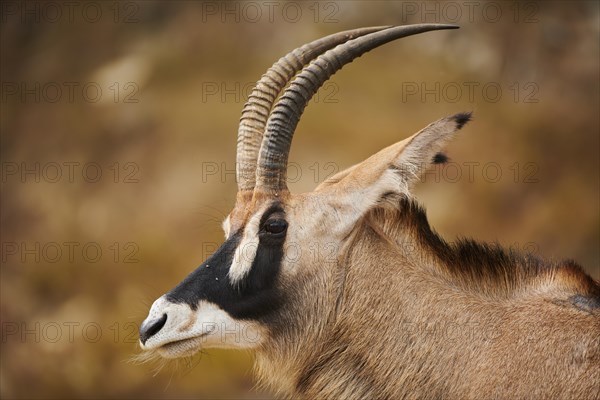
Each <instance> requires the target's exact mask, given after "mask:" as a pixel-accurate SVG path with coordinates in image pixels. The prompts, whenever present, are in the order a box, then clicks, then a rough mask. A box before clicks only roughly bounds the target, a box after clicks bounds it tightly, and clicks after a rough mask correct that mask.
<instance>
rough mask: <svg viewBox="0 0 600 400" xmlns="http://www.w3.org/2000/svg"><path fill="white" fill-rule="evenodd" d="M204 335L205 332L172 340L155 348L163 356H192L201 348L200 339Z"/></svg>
mask: <svg viewBox="0 0 600 400" xmlns="http://www.w3.org/2000/svg"><path fill="white" fill-rule="evenodd" d="M206 335H207V334H206V333H205V334H202V335H200V336H196V337H192V338H187V339H181V340H175V341H173V342H169V343H165V344H163V345H162V346H160V347H158V348H156V349H155V350H156V351H157V352H158V354H160V356H161V357H164V358H180V357H188V356H192V355H194V354H195V353H197V352H198V351H199V350H200V349H201V348H202V341H203V338H204V336H206Z"/></svg>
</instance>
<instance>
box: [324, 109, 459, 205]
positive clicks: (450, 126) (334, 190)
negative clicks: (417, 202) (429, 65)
mask: <svg viewBox="0 0 600 400" xmlns="http://www.w3.org/2000/svg"><path fill="white" fill-rule="evenodd" d="M470 119H471V113H459V114H456V115H453V116H450V117H446V118H442V119H440V120H438V121H436V122H433V123H431V124H429V125H428V126H427V127H425V128H423V129H422V130H421V131H419V132H417V133H415V134H414V135H412V136H411V137H409V138H407V139H405V140H403V141H401V142H398V143H396V144H393V145H391V146H389V147H386V148H385V149H383V150H381V151H379V152H378V153H376V154H374V155H372V156H371V157H369V158H367V159H366V160H365V161H363V162H361V163H359V164H356V165H354V166H352V167H350V168H348V169H346V170H344V171H341V172H339V173H337V174H336V175H334V176H332V177H330V178H329V179H327V180H326V181H324V182H323V183H321V184H320V185H319V186H318V187H317V188H316V189H315V192H314V193H315V194H316V195H320V194H322V195H326V194H330V195H332V197H331V200H332V201H333V202H334V203H336V207H338V206H339V207H344V206H346V207H344V208H345V209H347V206H350V209H353V210H355V211H358V213H359V214H362V213H364V212H366V211H368V209H370V208H371V207H372V206H373V205H374V204H376V203H377V202H378V201H379V200H380V199H381V198H382V197H384V196H385V195H389V194H399V195H405V196H410V188H411V186H412V185H413V184H414V183H415V182H416V181H417V180H419V178H420V177H421V176H422V175H423V174H424V173H425V171H426V170H427V169H428V168H429V167H430V166H431V165H432V164H436V163H441V162H445V161H446V156H445V155H444V154H443V153H441V151H442V150H443V149H444V147H445V145H446V144H447V143H448V142H449V141H450V139H452V138H453V137H454V135H455V133H456V132H457V131H458V130H460V129H461V128H462V127H463V126H464V125H465V124H466V123H467V122H468V121H469V120H470ZM338 203H340V204H338ZM346 203H347V204H346Z"/></svg>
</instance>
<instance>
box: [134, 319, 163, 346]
mask: <svg viewBox="0 0 600 400" xmlns="http://www.w3.org/2000/svg"><path fill="white" fill-rule="evenodd" d="M166 322H167V314H163V315H162V317H160V318H155V319H151V320H149V321H144V322H143V323H142V326H140V341H141V342H142V344H146V341H147V340H148V339H150V338H151V337H152V336H154V335H155V334H157V333H158V331H160V330H161V329H162V327H163V326H165V323H166Z"/></svg>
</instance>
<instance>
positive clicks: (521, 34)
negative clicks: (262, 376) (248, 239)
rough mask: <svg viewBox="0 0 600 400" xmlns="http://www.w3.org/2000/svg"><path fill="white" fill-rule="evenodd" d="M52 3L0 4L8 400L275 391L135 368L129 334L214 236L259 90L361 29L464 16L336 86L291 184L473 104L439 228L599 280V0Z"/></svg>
mask: <svg viewBox="0 0 600 400" xmlns="http://www.w3.org/2000/svg"><path fill="white" fill-rule="evenodd" d="M52 3H53V4H54V5H55V6H54V8H52V6H48V2H26V3H22V2H10V1H7V2H3V3H2V8H1V10H0V11H1V12H2V14H1V15H0V18H1V28H0V34H1V36H2V37H1V41H0V43H1V50H0V51H1V53H0V56H1V61H0V66H1V71H0V75H1V82H2V87H1V96H2V99H1V103H0V104H1V112H0V121H1V122H0V133H1V151H0V154H1V158H2V159H1V162H2V191H1V198H0V206H1V234H2V238H1V242H2V266H1V284H0V289H1V305H0V311H1V313H0V319H1V323H2V342H1V353H0V356H1V358H0V396H1V397H2V398H80V397H87V398H89V397H94V398H112V397H118V398H168V399H175V398H177V399H179V398H188V397H189V398H191V397H194V398H232V397H234V398H257V397H264V396H266V394H265V393H262V392H260V391H257V390H254V389H253V385H254V383H253V379H252V374H251V366H252V355H251V354H246V353H241V352H233V351H213V350H209V351H206V353H205V354H201V355H197V356H195V357H194V358H193V359H191V360H183V361H181V362H179V363H178V365H168V366H165V367H164V368H163V369H162V370H161V371H160V372H156V371H155V370H156V369H157V366H156V365H148V364H145V365H138V364H135V363H132V362H130V359H131V358H132V356H134V355H135V354H137V352H138V347H137V329H138V326H139V323H140V322H141V321H142V320H143V319H144V317H145V316H146V313H147V311H148V309H149V306H150V304H151V303H152V301H154V299H156V298H157V297H158V296H160V295H161V294H163V293H164V292H165V291H167V290H169V289H170V288H172V287H173V286H174V285H175V284H176V283H177V282H179V281H180V280H181V279H183V277H184V276H185V275H187V273H189V272H190V271H191V270H192V269H193V268H194V267H195V266H196V265H198V264H200V263H201V262H202V261H203V260H204V258H206V257H207V255H209V254H210V253H211V252H212V251H213V250H215V249H216V247H217V246H218V245H219V243H220V242H221V240H222V236H223V234H222V232H221V228H220V223H221V220H222V219H223V218H224V217H225V216H226V215H227V213H228V212H229V211H230V208H231V207H232V205H233V200H234V196H235V187H236V186H235V180H234V175H233V171H234V169H235V143H236V130H237V124H238V120H239V115H240V112H241V109H242V106H243V104H244V101H245V98H246V96H247V94H248V93H249V91H250V90H251V88H252V84H253V83H254V82H255V81H256V80H257V79H258V78H259V77H260V75H261V74H262V73H263V72H264V71H265V70H266V69H267V68H268V67H269V66H270V65H271V64H272V63H273V62H274V61H275V60H277V59H278V58H279V57H280V56H282V55H283V54H285V53H286V52H287V51H289V50H291V49H293V48H294V47H297V46H299V45H301V44H303V43H305V42H308V41H311V40H313V39H316V38H318V37H320V36H324V35H327V34H330V33H334V32H337V31H341V30H345V29H350V28H354V27H359V26H371V25H385V24H406V23H421V22H452V23H457V24H458V25H460V26H461V29H460V30H457V31H447V32H446V31H445V32H433V33H428V34H424V35H420V36H417V37H411V38H406V39H403V40H401V41H399V42H394V43H391V44H388V45H386V46H384V47H382V48H380V49H376V50H374V51H373V52H372V53H369V54H368V55H365V56H364V57H361V58H360V59H358V60H356V61H355V62H354V63H353V64H351V65H349V66H347V67H345V68H344V69H343V70H342V71H340V72H339V73H338V74H336V75H335V76H334V77H333V78H332V79H331V80H330V81H328V82H327V83H326V84H325V86H324V87H323V88H322V90H321V91H320V92H319V95H318V96H317V98H315V99H314V100H312V102H311V104H310V105H309V107H308V108H307V110H306V112H305V115H304V117H303V119H302V122H301V123H300V125H299V127H298V131H297V132H296V137H295V140H294V146H293V148H292V154H291V157H290V159H291V162H292V164H293V169H291V170H290V174H289V175H290V178H291V179H292V181H293V182H294V183H293V184H292V185H291V188H292V190H296V191H308V190H311V189H312V188H313V187H315V186H316V184H317V183H318V182H320V181H322V180H323V179H324V178H326V177H327V176H329V175H331V174H332V173H333V172H336V171H337V170H338V169H342V168H345V167H347V166H350V165H351V164H353V163H356V162H358V161H360V160H362V159H364V158H366V157H368V156H369V155H371V154H372V153H374V152H375V151H377V150H379V149H380V148H383V147H384V146H387V145H389V144H391V143H393V142H396V141H398V140H401V139H403V138H405V137H406V136H408V135H410V134H412V133H414V132H415V131H417V130H419V129H420V128H422V127H423V126H425V125H427V124H428V123H429V122H431V121H433V120H436V119H438V118H440V117H442V116H445V115H448V114H453V113H456V112H460V111H473V112H474V120H473V122H471V123H470V124H469V125H468V126H467V127H466V128H465V129H464V130H463V131H462V133H461V135H460V136H459V138H458V139H457V140H456V141H455V142H454V143H453V144H452V145H451V147H450V149H449V151H448V155H449V157H450V160H451V162H450V164H448V165H447V166H445V167H439V168H438V169H436V170H434V171H432V172H431V173H430V174H428V176H427V179H426V180H425V182H424V183H423V184H421V185H419V187H418V188H417V196H418V198H419V199H420V201H421V203H422V204H423V205H424V206H425V207H426V208H427V210H428V215H429V219H430V222H431V224H432V226H434V227H435V228H436V229H437V230H438V231H439V232H440V233H441V234H442V235H443V236H444V237H446V239H448V240H453V238H456V237H460V236H468V237H475V238H478V239H481V240H486V241H498V242H500V243H502V244H504V245H507V246H514V247H516V248H519V249H521V250H523V251H534V252H536V253H538V254H540V255H542V256H544V257H547V258H551V259H563V258H572V259H574V260H575V261H577V262H578V263H580V264H581V265H583V266H584V267H585V269H586V270H587V271H588V272H589V273H590V274H591V275H592V276H593V277H595V278H596V279H600V270H599V258H600V256H599V239H600V228H599V227H600V224H599V219H600V218H599V216H600V205H599V192H600V179H599V171H600V155H599V148H600V146H599V144H600V143H599V137H600V136H599V128H600V126H599V125H600V121H599V114H598V110H599V109H600V79H599V76H600V66H599V63H600V54H599V48H600V46H599V44H600V43H599V37H600V24H599V18H600V13H599V5H598V3H597V2H595V1H589V2H586V1H572V2H521V3H517V2H485V1H482V2H477V4H479V5H478V6H469V5H467V3H469V2H446V3H433V2H427V3H425V2H406V1H405V2H394V1H390V2H367V1H351V2H340V3H337V2H322V3H316V2H305V3H298V2H291V3H287V2H277V1H275V2H267V3H260V2H250V3H229V2H227V3H225V2H204V3H200V2H191V1H181V2H159V1H148V2H128V1H125V2H120V3H115V2H87V3H77V4H76V5H73V4H72V3H69V4H71V5H67V4H66V3H68V2H52ZM471 3H472V2H471ZM23 7H25V8H23Z"/></svg>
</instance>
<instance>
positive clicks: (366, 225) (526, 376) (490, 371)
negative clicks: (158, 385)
mask: <svg viewBox="0 0 600 400" xmlns="http://www.w3.org/2000/svg"><path fill="white" fill-rule="evenodd" d="M451 28H454V26H449V25H432V24H423V25H410V26H399V27H374V28H364V29H356V30H351V31H346V32H341V33H338V34H334V35H331V36H327V37H325V38H322V39H319V40H316V41H314V42H312V43H309V44H306V45H304V46H302V47H299V48H297V49H295V50H294V51H292V52H290V53H289V54H287V55H286V56H284V57H283V58H281V59H280V60H279V61H277V62H276V63H275V64H274V65H273V66H272V67H271V68H270V69H269V70H268V71H267V72H266V74H265V75H263V77H262V78H261V79H260V81H259V82H258V83H257V84H256V87H255V88H254V90H253V92H252V94H251V95H250V97H249V100H248V102H247V103H246V105H245V107H244V109H243V111H242V117H241V120H240V125H239V133H238V145H237V171H236V172H237V182H238V193H237V198H236V204H235V207H234V208H233V210H232V211H231V213H230V214H229V216H228V217H227V218H226V219H225V221H224V223H223V228H224V231H225V238H226V239H225V242H224V243H223V245H222V246H221V247H220V248H219V249H218V250H217V251H216V252H215V253H214V254H213V255H212V256H211V257H210V258H209V259H208V260H206V262H204V263H203V264H202V265H200V267H198V269H196V270H195V271H194V272H192V273H191V274H190V275H189V276H188V277H187V278H185V279H184V280H183V281H182V282H181V283H180V284H179V285H177V286H176V287H175V288H174V289H172V290H171V291H169V292H168V293H166V294H165V295H163V296H162V297H160V298H159V299H158V300H156V301H155V302H154V304H153V305H152V308H151V310H150V313H149V315H148V317H147V319H146V320H145V321H144V322H143V324H142V326H141V328H140V343H141V347H142V349H143V350H144V351H147V352H150V354H152V353H157V354H158V355H160V356H162V357H166V358H175V357H182V356H188V355H191V354H194V353H195V352H197V351H198V350H200V349H201V348H209V347H226V348H250V349H253V350H255V352H256V369H257V372H258V375H259V377H260V378H261V381H262V382H264V383H265V384H266V385H268V386H269V387H271V388H272V389H273V390H274V391H275V392H276V393H278V394H279V395H285V396H289V397H306V398H313V399H324V398H330V399H382V398H389V399H400V398H407V397H408V398H453V399H468V398H473V399H495V398H511V399H513V398H544V399H559V398H562V399H567V398H568V399H590V398H600V286H599V285H598V283H597V282H595V281H594V280H593V279H592V278H591V277H589V276H588V275H586V274H585V273H584V272H583V271H582V269H581V268H580V267H579V266H578V265H577V264H575V263H574V262H572V261H565V262H560V263H550V262H546V261H543V260H540V259H538V258H536V257H533V256H532V255H519V254H517V253H515V252H513V251H511V250H503V249H501V248H500V247H498V246H497V245H489V244H481V243H478V242H475V241H471V240H460V241H458V242H457V243H456V244H448V243H447V242H445V241H444V240H443V239H442V238H440V237H439V236H438V235H437V234H436V233H435V232H434V231H433V230H432V229H431V228H430V227H429V224H428V222H427V218H426V216H425V213H424V211H423V210H422V209H421V208H420V207H419V206H418V205H417V203H415V201H414V200H413V199H412V196H411V186H412V184H413V183H415V182H416V181H418V180H419V177H420V176H422V174H423V173H424V171H425V170H426V169H427V168H428V167H429V166H430V165H431V164H434V163H438V162H444V161H445V156H444V155H443V153H441V151H442V150H443V148H444V145H445V144H446V143H447V142H448V141H449V140H450V139H451V138H452V137H453V136H454V134H455V133H456V132H457V131H458V130H459V129H461V128H462V127H463V125H464V124H465V123H466V122H467V121H469V119H470V114H468V113H460V114H456V115H454V116H451V117H446V118H442V119H440V120H438V121H436V122H434V123H432V124H430V125H428V126H427V127H425V128H424V129H423V130H421V131H420V132H418V133H416V134H414V135H413V136H411V137H409V138H407V139H405V140H403V141H401V142H398V143H396V144H393V145H391V146H389V147H387V148H385V149H383V150H381V151H380V152H378V153H376V154H374V155H373V156H371V157H369V158H368V159H366V160H365V161H363V162H361V163H359V164H356V165H354V166H353V167H350V168H348V169H347V170H345V171H342V172H340V173H338V174H336V175H334V176H333V177H331V178H329V179H327V180H326V181H325V182H323V183H321V184H320V185H319V186H318V187H317V188H316V189H315V190H314V191H313V192H310V193H305V194H292V193H290V192H289V191H288V189H287V185H286V169H287V161H288V154H289V151H290V145H291V141H292V136H293V134H294V130H295V128H296V125H297V124H298V120H299V118H300V116H301V115H302V112H303V110H304V108H305V106H306V104H307V102H308V101H309V100H310V99H311V97H312V96H313V95H314V94H315V93H316V91H317V90H318V89H319V87H320V86H321V85H322V84H323V83H324V82H325V81H326V80H327V79H329V77H331V76H332V75H333V74H334V73H335V72H336V71H338V70H339V69H340V68H342V67H343V66H344V65H345V64H347V63H350V62H351V61H352V60H354V59H355V58H356V57H359V56H360V55H362V54H364V53H366V52H368V51H369V50H372V49H374V48H375V47H378V46H380V45H382V44H385V43H387V42H390V41H392V40H395V39H398V38H401V37H405V36H410V35H414V34H418V33H423V32H427V31H432V30H439V29H451ZM290 80H291V82H290V83H289V85H288V82H289V81H290ZM286 85H288V86H287V88H286V89H285V91H283V94H282V95H281V96H280V97H279V99H278V100H277V101H276V99H277V97H278V95H279V94H280V92H281V91H282V90H283V89H284V87H285V86H286ZM275 101H276V102H275ZM273 105H274V106H273ZM315 244H317V245H320V246H321V247H320V248H321V249H323V251H313V250H309V248H310V249H314V247H315V246H314V245H315ZM311 246H312V247H311ZM332 248H333V249H334V250H335V252H334V253H331V251H324V249H329V250H330V249H332ZM292 253H293V254H292Z"/></svg>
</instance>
